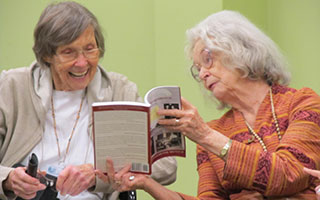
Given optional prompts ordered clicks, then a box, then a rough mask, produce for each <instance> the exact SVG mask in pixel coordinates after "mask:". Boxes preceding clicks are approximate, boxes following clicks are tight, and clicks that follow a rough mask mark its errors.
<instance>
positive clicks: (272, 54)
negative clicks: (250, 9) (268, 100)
mask: <svg viewBox="0 0 320 200" xmlns="http://www.w3.org/2000/svg"><path fill="white" fill-rule="evenodd" d="M186 35H187V39H188V45H187V46H186V54H187V56H188V57H189V58H192V53H193V49H194V45H195V43H196V42H197V40H198V39H201V40H203V42H204V43H205V45H206V46H207V48H208V49H210V50H211V51H213V52H217V53H220V54H221V55H222V57H221V61H222V63H223V64H224V65H225V66H226V67H228V68H231V69H239V70H240V71H241V72H242V73H243V77H244V78H249V79H251V80H264V81H266V82H267V83H268V84H269V85H272V84H275V83H276V84H281V85H288V84H289V82H290V73H289V71H288V70H287V67H286V66H287V63H286V61H285V59H284V57H283V55H282V54H281V53H280V51H279V49H278V47H277V45H276V44H275V43H274V42H273V41H272V40H271V39H270V38H269V37H268V36H267V35H265V34H264V33H263V32H262V31H261V30H259V29H258V28H257V27H256V26H255V25H254V24H253V23H251V22H250V21H249V20H248V19H247V18H245V17H244V16H243V15H241V14H240V13H238V12H234V11H227V10H226V11H221V12H218V13H215V14H212V15H210V16H209V17H207V18H206V19H204V20H203V21H201V22H200V23H199V24H198V25H196V26H195V27H193V28H191V29H189V30H187V32H186Z"/></svg>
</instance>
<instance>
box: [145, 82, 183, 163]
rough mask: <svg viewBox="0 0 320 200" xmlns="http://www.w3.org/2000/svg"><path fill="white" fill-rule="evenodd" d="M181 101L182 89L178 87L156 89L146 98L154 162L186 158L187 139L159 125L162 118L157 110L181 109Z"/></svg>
mask: <svg viewBox="0 0 320 200" xmlns="http://www.w3.org/2000/svg"><path fill="white" fill-rule="evenodd" d="M180 99H181V95H180V88H179V87H177V86H160V87H156V88H153V89H152V90H150V91H149V92H148V93H147V94H146V96H145V102H147V103H149V104H150V121H151V122H150V123H151V157H152V162H154V161H156V160H158V159H160V158H162V157H165V156H182V157H185V137H184V136H183V135H182V134H181V133H180V132H172V131H169V130H167V129H165V128H164V127H162V126H159V125H158V124H157V123H158V120H159V117H160V116H158V115H157V110H158V109H181V100H180ZM166 118H170V117H169V116H167V117H166Z"/></svg>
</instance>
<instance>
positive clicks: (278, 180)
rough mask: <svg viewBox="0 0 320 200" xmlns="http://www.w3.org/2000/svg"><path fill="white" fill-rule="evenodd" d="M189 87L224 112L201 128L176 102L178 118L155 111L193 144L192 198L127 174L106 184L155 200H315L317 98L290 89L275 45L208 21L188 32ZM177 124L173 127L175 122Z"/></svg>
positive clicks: (242, 26) (227, 23)
mask: <svg viewBox="0 0 320 200" xmlns="http://www.w3.org/2000/svg"><path fill="white" fill-rule="evenodd" d="M187 37H188V40H189V46H188V47H189V48H187V49H188V54H189V55H190V57H191V59H192V60H193V65H192V67H191V72H192V76H193V77H194V79H195V80H196V81H198V82H200V83H202V84H203V85H204V87H205V88H206V89H207V90H208V91H209V92H211V93H212V95H213V96H214V97H215V98H216V99H217V100H218V101H219V102H220V106H219V107H220V108H228V111H227V112H226V113H225V114H224V115H223V116H222V117H221V118H219V119H216V120H212V121H210V122H208V123H205V122H204V121H203V119H202V118H201V117H200V115H199V114H198V111H197V109H196V108H195V107H194V106H193V105H191V104H190V103H189V102H188V101H187V100H185V99H182V105H183V109H182V110H159V111H158V114H159V115H162V116H172V117H173V118H170V119H165V118H164V119H162V120H161V121H159V124H161V125H164V126H166V127H167V128H170V129H171V130H174V131H181V132H182V133H183V134H184V135H185V136H187V137H188V138H189V139H190V140H192V141H194V142H195V143H197V164H198V173H199V183H198V195H197V197H191V196H188V195H185V194H181V193H177V192H173V191H170V190H168V189H167V188H165V187H162V186H161V185H160V184H158V183H156V182H155V181H153V180H152V179H150V178H149V177H148V176H143V175H141V174H134V173H132V172H130V171H129V169H128V168H124V169H123V170H122V171H120V172H118V173H112V172H113V171H112V161H111V160H107V165H109V166H108V167H109V168H110V169H111V170H110V171H109V173H108V176H105V175H103V174H102V173H100V172H98V176H99V178H101V179H102V180H104V181H106V182H107V181H108V180H114V179H115V180H119V179H121V181H122V184H121V185H114V188H115V189H117V190H119V191H123V190H128V189H143V190H145V191H146V192H148V193H150V194H151V195H152V196H153V197H154V198H155V199H165V200H168V199H180V200H181V199H187V200H189V199H265V198H268V199H269V198H272V199H281V198H284V197H286V198H290V199H291V198H294V199H314V198H316V194H315V191H314V188H315V186H316V185H317V181H318V180H316V179H315V178H312V177H311V176H309V175H308V174H307V173H305V172H304V171H303V168H304V167H308V168H312V169H319V168H320V165H319V163H320V156H319V152H320V137H319V135H320V97H319V96H318V95H317V94H316V93H315V92H314V91H313V90H311V89H309V88H302V89H294V88H290V87H288V86H287V85H288V83H289V81H290V74H289V72H288V71H287V69H286V62H285V61H284V59H283V57H282V55H281V53H280V51H279V50H278V48H277V46H276V44H275V43H274V42H273V41H272V40H271V39H270V38H269V37H268V36H266V35H265V34H264V33H263V32H262V31H260V30H259V29H258V28H257V27H256V26H254V25H253V24H252V23H251V22H250V21H249V20H248V19H246V18H245V17H244V16H242V15H241V14H239V13H237V12H233V11H221V12H218V13H216V14H213V15H211V16H209V17H208V18H206V19H205V20H203V21H202V22H200V23H199V24H198V25H196V26H195V27H194V28H192V29H190V30H188V31H187ZM174 118H175V119H174Z"/></svg>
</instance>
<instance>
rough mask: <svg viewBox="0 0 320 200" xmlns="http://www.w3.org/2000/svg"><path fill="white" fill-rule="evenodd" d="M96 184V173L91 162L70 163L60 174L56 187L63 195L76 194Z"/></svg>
mask: <svg viewBox="0 0 320 200" xmlns="http://www.w3.org/2000/svg"><path fill="white" fill-rule="evenodd" d="M94 185H95V173H94V168H93V166H92V165H91V164H83V165H79V166H72V165H70V166H68V167H66V168H65V169H64V170H62V171H61V173H60V174H59V176H58V179H57V183H56V188H57V190H58V191H60V194H61V195H63V196H64V195H67V194H69V195H71V196H75V195H78V194H80V193H81V192H82V191H84V190H86V189H88V188H90V187H92V186H94Z"/></svg>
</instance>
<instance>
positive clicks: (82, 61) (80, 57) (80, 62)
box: [75, 51, 88, 66]
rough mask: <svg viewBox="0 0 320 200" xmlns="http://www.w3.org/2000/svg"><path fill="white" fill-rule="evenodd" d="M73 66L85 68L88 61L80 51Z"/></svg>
mask: <svg viewBox="0 0 320 200" xmlns="http://www.w3.org/2000/svg"><path fill="white" fill-rule="evenodd" d="M75 64H76V65H77V66H87V64H88V59H87V58H86V57H85V56H84V54H83V52H82V51H80V52H78V57H77V59H76V63H75Z"/></svg>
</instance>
